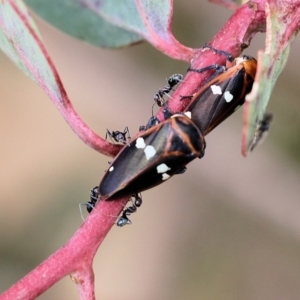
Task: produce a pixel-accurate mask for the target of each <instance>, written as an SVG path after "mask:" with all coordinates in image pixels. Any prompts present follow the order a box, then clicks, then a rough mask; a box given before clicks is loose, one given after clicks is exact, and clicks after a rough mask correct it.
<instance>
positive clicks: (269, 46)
mask: <svg viewBox="0 0 300 300" xmlns="http://www.w3.org/2000/svg"><path fill="white" fill-rule="evenodd" d="M284 2H285V1H283V3H280V4H279V3H277V2H276V1H271V3H270V4H268V3H266V15H267V33H266V48H265V51H259V52H258V67H257V73H256V77H255V82H254V85H253V88H252V91H251V93H250V94H249V95H247V96H246V102H245V106H244V112H243V119H244V127H243V137H242V154H243V155H244V156H246V154H247V151H248V150H249V148H250V147H251V144H252V142H253V137H254V135H255V130H256V124H258V123H259V122H260V121H261V120H262V119H263V116H264V113H265V110H266V107H267V104H268V102H269V99H270V96H271V93H272V90H273V87H274V85H275V83H276V81H277V78H278V76H279V75H280V73H281V72H282V70H283V68H284V67H285V64H286V62H287V59H288V56H289V51H290V45H291V43H292V41H293V40H294V38H295V36H296V34H297V32H298V28H299V18H297V17H296V16H297V15H299V12H298V11H297V9H294V10H291V9H290V6H289V5H288V3H286V4H285V3H284Z"/></svg>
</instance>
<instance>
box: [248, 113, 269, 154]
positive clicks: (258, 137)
mask: <svg viewBox="0 0 300 300" xmlns="http://www.w3.org/2000/svg"><path fill="white" fill-rule="evenodd" d="M272 121H273V114H270V113H265V114H264V116H263V119H262V120H261V121H260V122H258V124H257V125H256V130H255V133H254V137H253V141H252V143H251V145H250V151H253V149H254V148H255V147H257V146H258V145H260V144H261V143H262V142H263V141H264V140H265V138H266V137H267V135H268V133H269V129H270V124H271V122H272Z"/></svg>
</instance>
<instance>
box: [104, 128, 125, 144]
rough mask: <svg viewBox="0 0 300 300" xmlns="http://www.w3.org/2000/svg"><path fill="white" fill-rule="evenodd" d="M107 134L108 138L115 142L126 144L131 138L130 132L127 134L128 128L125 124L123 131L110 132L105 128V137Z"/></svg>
mask: <svg viewBox="0 0 300 300" xmlns="http://www.w3.org/2000/svg"><path fill="white" fill-rule="evenodd" d="M107 136H109V138H110V139H111V140H112V141H115V142H117V143H121V144H126V143H127V141H130V139H131V137H130V134H129V129H128V127H127V126H126V127H125V128H124V131H123V132H122V131H112V132H110V131H109V130H108V129H107V130H106V136H105V139H107Z"/></svg>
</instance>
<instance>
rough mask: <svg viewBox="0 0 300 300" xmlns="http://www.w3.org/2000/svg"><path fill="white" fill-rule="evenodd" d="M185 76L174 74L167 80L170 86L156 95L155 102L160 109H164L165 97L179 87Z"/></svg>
mask: <svg viewBox="0 0 300 300" xmlns="http://www.w3.org/2000/svg"><path fill="white" fill-rule="evenodd" d="M182 79H183V76H182V75H181V74H173V75H172V76H170V77H169V78H168V79H167V82H168V85H166V86H165V87H163V88H161V89H160V90H158V92H157V93H156V94H155V95H154V101H155V102H156V104H157V105H158V106H159V107H162V106H163V105H164V104H165V99H164V98H163V97H164V95H167V94H169V93H170V92H171V91H172V90H173V88H174V87H175V85H177V84H178V83H179V82H180V81H182Z"/></svg>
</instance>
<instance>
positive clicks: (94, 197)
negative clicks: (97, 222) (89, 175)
mask: <svg viewBox="0 0 300 300" xmlns="http://www.w3.org/2000/svg"><path fill="white" fill-rule="evenodd" d="M98 198H99V186H95V187H94V188H92V189H91V193H90V201H89V202H88V203H86V204H85V205H86V210H87V212H88V213H91V212H92V210H93V209H94V207H95V205H96V203H97V201H98Z"/></svg>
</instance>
